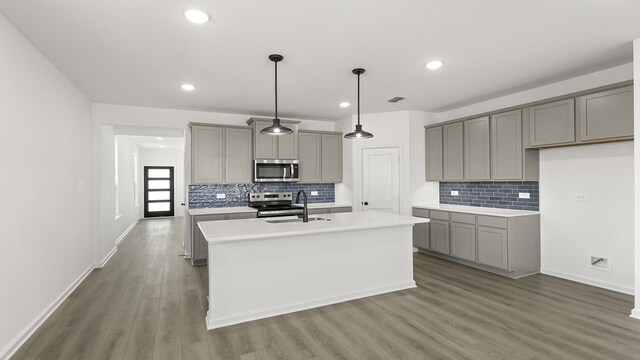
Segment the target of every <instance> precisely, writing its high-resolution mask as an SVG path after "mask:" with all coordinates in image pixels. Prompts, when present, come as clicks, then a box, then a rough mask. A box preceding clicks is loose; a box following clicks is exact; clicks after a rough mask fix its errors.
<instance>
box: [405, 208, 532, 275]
mask: <svg viewBox="0 0 640 360" xmlns="http://www.w3.org/2000/svg"><path fill="white" fill-rule="evenodd" d="M425 215H428V217H429V219H430V223H429V227H428V229H429V240H428V241H429V247H426V246H424V230H423V228H420V227H418V225H414V227H413V243H414V246H416V247H418V248H419V249H420V250H421V251H424V252H427V253H428V254H431V255H434V256H438V257H441V258H444V259H447V260H451V261H456V262H460V263H462V264H465V265H468V266H473V267H476V268H479V269H482V270H485V271H490V272H493V273H496V274H500V275H504V276H508V277H512V278H518V277H522V276H526V275H530V274H536V273H538V272H540V215H537V214H532V215H526V216H512V217H505V216H487V215H475V214H468V213H463V212H457V211H441V210H433V209H422V208H413V216H419V217H426V216H425ZM421 245H422V246H421Z"/></svg>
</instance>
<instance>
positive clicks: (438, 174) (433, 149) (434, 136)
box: [425, 126, 443, 181]
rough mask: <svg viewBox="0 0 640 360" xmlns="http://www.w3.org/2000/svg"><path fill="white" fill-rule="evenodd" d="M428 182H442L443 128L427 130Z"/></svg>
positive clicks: (437, 127)
mask: <svg viewBox="0 0 640 360" xmlns="http://www.w3.org/2000/svg"><path fill="white" fill-rule="evenodd" d="M425 141H426V144H425V151H426V154H425V159H426V162H427V163H426V170H427V181H438V180H442V179H443V177H442V126H436V127H432V128H428V129H425Z"/></svg>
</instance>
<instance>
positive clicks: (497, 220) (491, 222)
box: [478, 215, 507, 229]
mask: <svg viewBox="0 0 640 360" xmlns="http://www.w3.org/2000/svg"><path fill="white" fill-rule="evenodd" d="M478 225H482V226H491V227H497V228H502V229H506V228H507V218H503V217H496V216H483V215H478Z"/></svg>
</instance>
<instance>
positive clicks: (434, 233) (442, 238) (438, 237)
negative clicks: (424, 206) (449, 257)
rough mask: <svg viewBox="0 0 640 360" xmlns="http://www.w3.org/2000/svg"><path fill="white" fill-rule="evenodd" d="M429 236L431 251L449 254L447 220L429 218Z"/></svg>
mask: <svg viewBox="0 0 640 360" xmlns="http://www.w3.org/2000/svg"><path fill="white" fill-rule="evenodd" d="M429 238H430V247H431V251H435V252H439V253H442V254H449V221H446V220H436V219H433V218H431V221H430V222H429Z"/></svg>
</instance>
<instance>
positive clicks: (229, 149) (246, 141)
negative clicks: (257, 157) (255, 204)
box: [224, 128, 253, 184]
mask: <svg viewBox="0 0 640 360" xmlns="http://www.w3.org/2000/svg"><path fill="white" fill-rule="evenodd" d="M224 131H225V155H224V162H225V175H224V178H225V182H227V183H236V184H238V183H251V181H252V179H251V159H252V156H253V153H252V151H251V149H252V140H253V137H252V136H253V133H252V130H251V129H250V128H245V129H242V128H225V130H224Z"/></svg>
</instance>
